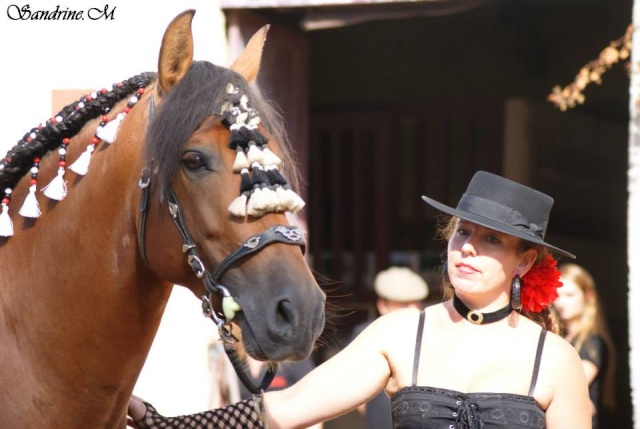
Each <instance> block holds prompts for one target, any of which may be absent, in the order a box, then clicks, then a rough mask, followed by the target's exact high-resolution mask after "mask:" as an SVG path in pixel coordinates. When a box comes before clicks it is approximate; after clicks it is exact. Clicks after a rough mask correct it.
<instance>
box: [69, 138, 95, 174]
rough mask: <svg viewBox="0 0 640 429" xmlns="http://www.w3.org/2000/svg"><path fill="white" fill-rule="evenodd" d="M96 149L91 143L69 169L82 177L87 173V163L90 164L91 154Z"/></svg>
mask: <svg viewBox="0 0 640 429" xmlns="http://www.w3.org/2000/svg"><path fill="white" fill-rule="evenodd" d="M95 149H96V145H94V144H93V143H92V144H90V145H89V146H87V149H85V151H84V152H82V153H81V154H80V156H79V157H78V159H76V161H75V162H74V163H73V164H71V166H70V167H69V169H70V170H71V171H73V172H75V173H77V174H79V175H81V176H84V175H85V174H87V172H88V171H89V163H90V162H91V154H92V153H93V151H94V150H95Z"/></svg>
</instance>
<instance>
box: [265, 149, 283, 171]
mask: <svg viewBox="0 0 640 429" xmlns="http://www.w3.org/2000/svg"><path fill="white" fill-rule="evenodd" d="M262 163H263V164H264V165H276V166H278V165H280V164H282V160H281V159H280V157H278V155H276V154H275V153H273V152H272V151H271V149H269V148H268V147H267V145H264V146H263V147H262Z"/></svg>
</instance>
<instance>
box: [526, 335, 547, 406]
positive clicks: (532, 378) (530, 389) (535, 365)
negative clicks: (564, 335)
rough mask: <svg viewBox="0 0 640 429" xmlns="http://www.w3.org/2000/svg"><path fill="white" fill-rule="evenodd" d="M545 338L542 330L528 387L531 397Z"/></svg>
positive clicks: (534, 388) (534, 387) (536, 380)
mask: <svg viewBox="0 0 640 429" xmlns="http://www.w3.org/2000/svg"><path fill="white" fill-rule="evenodd" d="M546 337H547V330H546V329H542V330H541V331H540V338H539V339H538V349H537V350H536V360H535V363H534V364H533V374H532V376H531V386H530V387H529V395H528V396H533V392H534V391H535V390H536V383H537V382H538V371H539V370H540V359H542V349H543V348H544V339H545V338H546Z"/></svg>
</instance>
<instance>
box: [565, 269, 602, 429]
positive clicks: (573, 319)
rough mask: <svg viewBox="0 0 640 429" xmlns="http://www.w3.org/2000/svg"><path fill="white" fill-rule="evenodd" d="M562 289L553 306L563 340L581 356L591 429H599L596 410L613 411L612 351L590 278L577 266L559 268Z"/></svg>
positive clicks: (594, 288) (587, 273) (594, 287)
mask: <svg viewBox="0 0 640 429" xmlns="http://www.w3.org/2000/svg"><path fill="white" fill-rule="evenodd" d="M558 269H559V271H560V273H561V277H560V281H561V282H562V287H561V288H560V289H558V299H557V300H556V301H555V302H554V304H553V306H554V308H555V310H556V311H557V313H558V316H559V317H560V319H561V322H562V326H563V334H564V338H565V339H566V340H567V341H569V342H570V343H571V344H572V345H573V346H574V347H575V348H576V350H578V353H579V354H580V358H581V359H582V367H583V369H584V373H585V375H586V377H587V383H588V384H589V397H590V398H591V402H592V412H593V428H594V429H597V427H598V411H600V410H601V409H602V407H603V406H605V407H607V408H613V406H614V396H613V387H614V386H613V381H614V380H613V376H614V362H615V360H614V349H613V343H612V341H611V338H610V336H609V331H608V329H607V326H606V323H605V321H604V317H603V315H602V310H601V307H600V300H599V299H598V294H597V292H596V286H595V282H594V280H593V277H592V276H591V274H589V272H588V271H587V270H585V269H584V268H583V267H581V266H579V265H576V264H562V265H561V266H560V267H559V268H558Z"/></svg>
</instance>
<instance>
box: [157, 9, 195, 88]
mask: <svg viewBox="0 0 640 429" xmlns="http://www.w3.org/2000/svg"><path fill="white" fill-rule="evenodd" d="M195 13H196V11H195V10H191V9H190V10H186V11H184V12H182V13H181V14H180V15H178V16H176V17H175V18H173V20H172V21H171V23H170V24H169V26H168V27H167V29H166V30H165V33H164V36H163V37H162V46H161V48H160V57H159V59H158V84H159V86H160V95H163V94H166V93H167V92H168V91H169V90H170V89H171V88H172V87H173V85H175V84H176V83H178V82H179V81H180V79H182V78H183V77H184V75H185V74H187V71H189V67H191V63H192V62H193V36H192V34H191V21H192V20H193V15H194V14H195Z"/></svg>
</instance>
